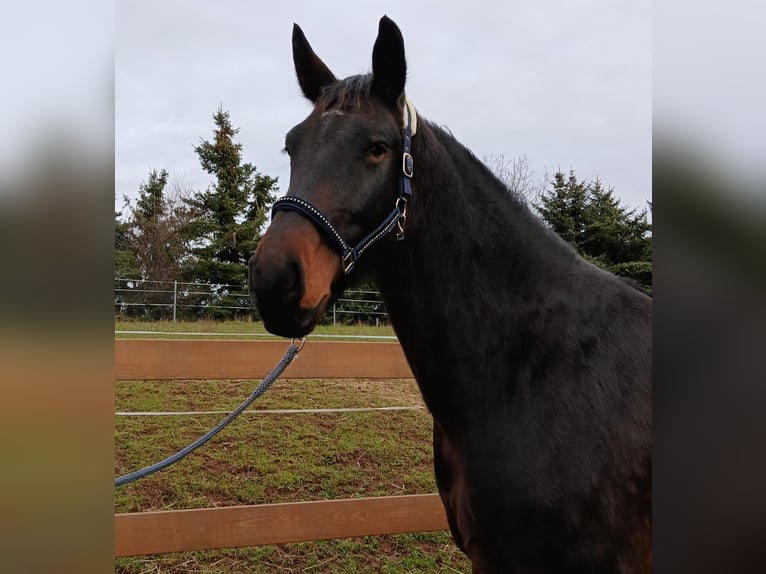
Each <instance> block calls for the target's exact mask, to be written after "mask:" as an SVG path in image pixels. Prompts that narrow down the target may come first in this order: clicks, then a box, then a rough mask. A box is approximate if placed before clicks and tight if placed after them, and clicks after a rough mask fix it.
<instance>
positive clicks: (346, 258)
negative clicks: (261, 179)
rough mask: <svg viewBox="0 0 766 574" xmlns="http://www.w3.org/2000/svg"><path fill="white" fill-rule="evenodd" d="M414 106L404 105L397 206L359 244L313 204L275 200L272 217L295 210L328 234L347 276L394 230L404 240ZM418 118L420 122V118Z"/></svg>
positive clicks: (293, 199)
mask: <svg viewBox="0 0 766 574" xmlns="http://www.w3.org/2000/svg"><path fill="white" fill-rule="evenodd" d="M410 106H411V104H410V103H409V101H406V102H405V105H404V111H405V116H406V122H405V124H404V138H403V142H402V172H401V173H400V174H399V195H398V197H397V198H396V202H395V203H394V209H393V211H391V213H389V214H388V216H386V218H385V219H384V220H383V223H381V224H380V225H378V226H377V227H376V228H375V229H374V230H373V231H371V232H370V233H369V234H368V235H367V236H366V237H364V238H363V239H362V240H361V241H359V243H357V244H356V245H354V246H353V247H352V246H350V245H349V244H348V243H347V242H346V240H345V239H343V237H342V236H341V234H340V233H338V230H337V229H335V226H334V225H333V224H332V223H330V220H328V219H327V218H326V217H325V216H324V215H323V214H322V212H321V211H319V210H318V209H317V208H316V207H314V206H313V205H312V204H311V203H309V202H308V201H306V200H305V199H303V198H301V197H296V196H295V195H286V196H285V197H283V198H281V199H278V200H277V201H275V202H274V206H273V207H272V208H271V216H272V218H273V217H274V214H275V213H276V212H277V211H295V212H297V213H300V214H301V215H303V216H305V217H306V218H308V220H309V221H311V222H312V223H313V224H314V225H315V226H316V227H317V229H319V231H321V232H322V233H324V234H325V236H326V237H327V238H328V239H329V240H330V243H331V244H332V245H333V247H334V248H335V250H336V251H337V252H338V253H340V256H341V264H342V266H343V273H344V274H346V275H348V274H349V273H351V271H353V270H354V266H355V265H356V262H357V261H358V260H359V258H360V257H361V256H362V255H363V254H364V252H365V251H367V249H369V248H370V247H372V246H373V245H374V244H375V243H377V242H378V241H379V240H381V239H383V238H384V237H385V236H386V235H388V234H389V233H391V231H392V230H393V229H394V228H396V229H397V233H396V238H397V240H402V239H404V224H405V222H406V220H407V200H408V199H409V198H410V197H412V185H411V182H410V180H411V179H412V170H413V167H414V163H413V159H412V135H413V130H412V114H413V113H414V111H410ZM415 119H416V121H417V118H415Z"/></svg>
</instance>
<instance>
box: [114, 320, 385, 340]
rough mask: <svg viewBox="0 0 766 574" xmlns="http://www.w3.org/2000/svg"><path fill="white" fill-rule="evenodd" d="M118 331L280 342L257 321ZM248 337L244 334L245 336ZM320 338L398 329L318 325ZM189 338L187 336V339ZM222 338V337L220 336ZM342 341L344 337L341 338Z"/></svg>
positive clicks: (131, 324) (133, 324)
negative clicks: (275, 340)
mask: <svg viewBox="0 0 766 574" xmlns="http://www.w3.org/2000/svg"><path fill="white" fill-rule="evenodd" d="M114 329H115V331H150V332H152V333H157V335H151V334H128V333H120V334H115V336H116V337H119V338H151V337H154V336H164V335H160V333H199V334H200V335H199V337H204V336H206V335H210V334H215V335H220V334H226V335H228V336H227V338H231V339H252V338H253V337H252V335H254V334H257V335H261V336H259V337H258V338H259V339H280V337H276V336H274V335H271V334H270V333H268V332H267V331H266V329H264V328H263V323H260V322H253V321H179V322H177V323H173V322H172V321H132V320H123V319H115V322H114ZM243 334H244V335H243ZM313 334H316V335H322V336H323V337H324V336H333V335H353V336H355V337H359V336H362V337H363V336H371V337H379V336H386V337H392V336H394V330H393V328H391V326H390V325H382V326H380V327H374V326H371V325H317V327H316V328H315V329H314V333H313ZM185 337H186V336H185ZM216 338H218V337H216ZM339 338H342V337H339Z"/></svg>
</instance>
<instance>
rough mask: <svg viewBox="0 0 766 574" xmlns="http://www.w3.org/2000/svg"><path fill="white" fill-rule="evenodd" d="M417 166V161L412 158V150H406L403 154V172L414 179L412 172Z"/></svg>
mask: <svg viewBox="0 0 766 574" xmlns="http://www.w3.org/2000/svg"><path fill="white" fill-rule="evenodd" d="M414 168H415V162H414V160H413V159H412V155H411V154H410V152H408V151H406V152H404V153H403V154H402V173H403V174H404V175H405V176H406V177H407V178H409V179H412V172H413V169H414Z"/></svg>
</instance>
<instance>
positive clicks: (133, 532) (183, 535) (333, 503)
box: [115, 494, 447, 556]
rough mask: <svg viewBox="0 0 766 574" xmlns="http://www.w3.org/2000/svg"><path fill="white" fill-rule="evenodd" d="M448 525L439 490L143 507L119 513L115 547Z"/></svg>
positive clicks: (208, 544) (150, 550) (182, 547)
mask: <svg viewBox="0 0 766 574" xmlns="http://www.w3.org/2000/svg"><path fill="white" fill-rule="evenodd" d="M446 528H447V518H446V516H445V514H444V507H443V506H442V503H441V500H440V499H439V496H438V495H437V494H415V495H410V496H380V497H373V498H350V499H345V500H319V501H315V502H288V503H284V504H259V505H254V506H227V507H223V508H201V509H191V510H174V511H163V512H137V513H129V514H127V513H126V514H117V515H116V516H115V553H116V555H117V556H136V555H140V554H159V553H167V552H182V551H186V550H213V549H220V548H234V547H237V546H258V545H261V544H286V543H289V542H304V541H307V540H327V539H329V538H345V537H353V536H376V535H381V534H404V533H407V532H427V531H431V530H444V529H446Z"/></svg>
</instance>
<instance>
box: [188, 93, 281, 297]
mask: <svg viewBox="0 0 766 574" xmlns="http://www.w3.org/2000/svg"><path fill="white" fill-rule="evenodd" d="M213 122H214V124H215V130H214V132H213V139H212V141H207V140H201V141H200V144H199V145H197V146H195V147H194V151H195V152H196V153H197V156H198V157H199V160H200V165H201V166H202V168H203V169H204V170H205V171H206V172H207V173H209V174H210V175H212V176H214V177H215V180H214V181H213V182H212V183H211V184H210V186H209V187H208V188H207V189H206V190H204V191H197V192H195V193H194V194H193V195H192V197H191V198H190V199H188V200H186V204H187V205H188V207H189V209H190V211H191V215H192V220H191V221H190V223H189V224H188V225H187V226H186V228H185V235H186V237H187V238H188V239H189V240H190V241H191V244H192V246H193V247H192V253H193V255H194V257H193V260H192V261H191V263H190V265H188V266H187V267H186V273H185V276H186V278H187V279H189V280H192V281H200V282H209V283H214V284H219V285H237V286H243V285H244V284H245V283H246V279H247V267H246V264H247V261H248V259H249V258H250V256H251V255H252V254H253V253H254V252H255V248H256V246H257V245H258V241H259V239H260V231H261V227H262V226H263V224H264V223H265V221H266V215H267V213H268V209H269V207H270V205H271V203H272V202H273V201H274V192H276V190H277V180H276V179H275V178H271V177H269V176H267V175H263V174H261V173H259V172H258V171H257V170H256V167H255V166H254V165H253V164H251V163H245V162H243V161H242V144H241V143H236V142H235V141H234V137H235V136H236V134H237V133H238V132H239V129H237V128H234V127H233V126H232V123H231V119H230V116H229V112H226V111H223V109H222V108H219V109H218V111H216V113H215V114H213Z"/></svg>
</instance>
